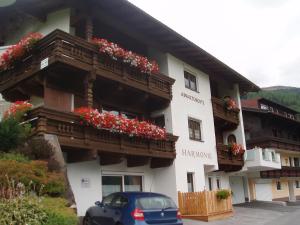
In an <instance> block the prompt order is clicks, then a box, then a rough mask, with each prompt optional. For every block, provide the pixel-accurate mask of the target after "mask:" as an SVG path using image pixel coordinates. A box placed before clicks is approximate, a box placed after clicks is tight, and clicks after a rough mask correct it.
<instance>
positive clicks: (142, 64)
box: [92, 38, 159, 74]
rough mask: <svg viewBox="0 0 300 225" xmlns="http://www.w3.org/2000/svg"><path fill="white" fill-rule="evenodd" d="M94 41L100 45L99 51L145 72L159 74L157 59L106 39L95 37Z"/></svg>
mask: <svg viewBox="0 0 300 225" xmlns="http://www.w3.org/2000/svg"><path fill="white" fill-rule="evenodd" d="M92 43H94V44H96V45H98V46H99V52H100V53H104V54H107V55H109V56H110V57H111V58H112V59H114V60H121V61H123V62H124V63H127V64H129V65H130V66H133V67H137V68H139V69H140V71H141V72H143V73H148V74H151V73H153V74H157V73H158V72H159V68H158V64H157V63H156V62H155V61H151V62H150V61H149V60H148V58H146V57H144V56H141V55H138V54H136V53H134V52H131V51H127V50H125V49H123V48H122V47H120V46H119V45H118V44H115V43H113V42H109V41H108V40H106V39H101V38H94V39H93V40H92Z"/></svg>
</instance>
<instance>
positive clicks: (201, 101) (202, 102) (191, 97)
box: [181, 92, 204, 105]
mask: <svg viewBox="0 0 300 225" xmlns="http://www.w3.org/2000/svg"><path fill="white" fill-rule="evenodd" d="M181 96H182V97H184V98H187V99H189V100H191V101H193V102H196V103H198V104H201V105H204V101H203V100H202V99H199V98H196V97H194V96H192V95H189V94H186V93H184V92H181Z"/></svg>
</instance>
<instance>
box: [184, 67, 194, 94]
mask: <svg viewBox="0 0 300 225" xmlns="http://www.w3.org/2000/svg"><path fill="white" fill-rule="evenodd" d="M184 84H185V87H186V88H188V89H191V90H192V91H197V81H196V76H194V75H192V74H190V73H189V72H187V71H184Z"/></svg>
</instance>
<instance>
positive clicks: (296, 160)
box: [294, 158, 300, 167]
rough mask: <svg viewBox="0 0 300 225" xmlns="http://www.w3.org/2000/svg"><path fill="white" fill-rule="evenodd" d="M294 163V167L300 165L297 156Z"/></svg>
mask: <svg viewBox="0 0 300 225" xmlns="http://www.w3.org/2000/svg"><path fill="white" fill-rule="evenodd" d="M294 165H295V167H300V162H299V158H294Z"/></svg>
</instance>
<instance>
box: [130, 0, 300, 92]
mask: <svg viewBox="0 0 300 225" xmlns="http://www.w3.org/2000/svg"><path fill="white" fill-rule="evenodd" d="M129 1H130V2H131V3H133V4H135V5H136V6H138V7H139V8H141V9H143V10H144V11H146V12H147V13H148V14H150V15H151V16H153V17H154V18H156V19H158V20H160V21H161V22H163V23H164V24H166V25H167V26H169V27H170V28H172V29H173V30H175V31H176V32H178V33H179V34H181V35H183V36H184V37H186V38H188V39H189V40H190V41H192V42H194V43H195V44H197V45H198V46H200V47H201V48H203V49H204V50H206V51H208V52H209V53H210V54H212V55H213V56H215V57H217V58H218V59H219V60H221V61H222V62H224V63H226V64H227V65H228V66H230V67H231V68H233V69H234V70H236V71H238V72H239V73H241V74H242V75H243V76H245V77H247V78H248V79H250V80H251V81H252V82H254V83H256V84H257V85H259V86H260V87H268V86H274V85H285V86H293V87H300V1H299V0H226V1H225V0H151V1H149V0H129Z"/></svg>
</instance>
